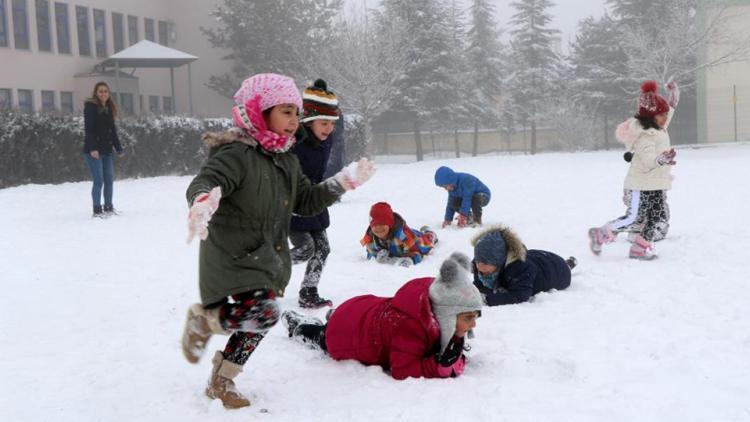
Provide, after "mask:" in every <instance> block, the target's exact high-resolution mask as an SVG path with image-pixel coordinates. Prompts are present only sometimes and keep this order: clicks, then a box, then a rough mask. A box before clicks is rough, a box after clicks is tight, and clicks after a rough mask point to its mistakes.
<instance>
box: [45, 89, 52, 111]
mask: <svg viewBox="0 0 750 422" xmlns="http://www.w3.org/2000/svg"><path fill="white" fill-rule="evenodd" d="M54 110H55V91H42V111H54Z"/></svg>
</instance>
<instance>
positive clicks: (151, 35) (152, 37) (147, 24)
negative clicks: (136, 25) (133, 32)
mask: <svg viewBox="0 0 750 422" xmlns="http://www.w3.org/2000/svg"><path fill="white" fill-rule="evenodd" d="M143 27H144V28H145V29H146V39H147V40H149V41H154V42H156V32H155V31H154V20H153V19H149V18H143Z"/></svg>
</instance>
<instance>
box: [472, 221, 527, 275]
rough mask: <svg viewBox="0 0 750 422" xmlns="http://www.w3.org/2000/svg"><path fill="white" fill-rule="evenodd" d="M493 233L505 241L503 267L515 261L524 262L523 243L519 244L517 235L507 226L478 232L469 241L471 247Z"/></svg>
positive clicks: (491, 227) (524, 247)
mask: <svg viewBox="0 0 750 422" xmlns="http://www.w3.org/2000/svg"><path fill="white" fill-rule="evenodd" d="M493 232H497V233H499V234H500V236H502V238H503V239H504V240H505V244H506V258H505V266H508V264H510V263H511V262H515V261H526V246H524V244H523V242H521V239H520V238H519V237H518V235H516V233H515V232H513V230H511V229H510V228H509V227H507V226H503V225H496V226H490V227H488V228H486V229H484V230H482V231H480V232H479V233H477V234H476V235H475V236H474V237H473V238H472V239H471V246H474V247H475V246H476V245H477V243H478V242H479V240H480V239H481V238H483V237H484V236H486V235H488V234H490V233H493Z"/></svg>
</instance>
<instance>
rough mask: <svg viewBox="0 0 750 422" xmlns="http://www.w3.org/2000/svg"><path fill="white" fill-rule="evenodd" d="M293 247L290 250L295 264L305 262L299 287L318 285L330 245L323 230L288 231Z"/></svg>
mask: <svg viewBox="0 0 750 422" xmlns="http://www.w3.org/2000/svg"><path fill="white" fill-rule="evenodd" d="M289 240H291V241H292V245H293V246H294V249H292V250H291V254H292V262H294V263H295V264H298V263H301V262H307V269H306V270H305V277H304V278H303V279H302V286H301V287H303V288H304V287H318V283H320V276H321V274H322V273H323V267H324V266H325V265H326V260H327V259H328V254H329V253H330V252H331V245H330V244H329V243H328V235H327V234H326V231H325V230H320V231H311V232H297V231H292V232H290V233H289Z"/></svg>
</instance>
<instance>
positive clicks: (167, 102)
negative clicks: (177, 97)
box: [161, 97, 174, 114]
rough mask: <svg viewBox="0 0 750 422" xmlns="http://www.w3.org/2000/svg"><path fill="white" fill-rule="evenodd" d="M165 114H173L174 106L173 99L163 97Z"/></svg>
mask: <svg viewBox="0 0 750 422" xmlns="http://www.w3.org/2000/svg"><path fill="white" fill-rule="evenodd" d="M161 102H162V104H163V108H164V113H165V114H173V113H174V108H173V106H172V97H162V100H161Z"/></svg>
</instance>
